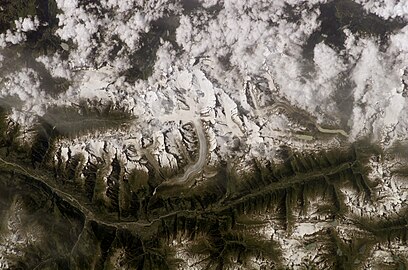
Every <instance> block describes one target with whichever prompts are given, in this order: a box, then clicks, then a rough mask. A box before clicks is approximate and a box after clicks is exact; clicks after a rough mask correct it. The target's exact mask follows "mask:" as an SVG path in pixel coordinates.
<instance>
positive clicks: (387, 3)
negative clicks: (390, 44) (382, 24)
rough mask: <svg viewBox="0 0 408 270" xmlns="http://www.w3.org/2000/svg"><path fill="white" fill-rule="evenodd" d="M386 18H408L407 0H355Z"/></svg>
mask: <svg viewBox="0 0 408 270" xmlns="http://www.w3.org/2000/svg"><path fill="white" fill-rule="evenodd" d="M354 1H355V2H357V3H359V4H362V5H363V7H364V8H365V9H366V10H367V11H369V12H371V13H375V14H377V15H378V16H381V17H383V18H384V19H394V18H396V17H401V18H404V19H407V18H408V2H407V1H405V0H354Z"/></svg>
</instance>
